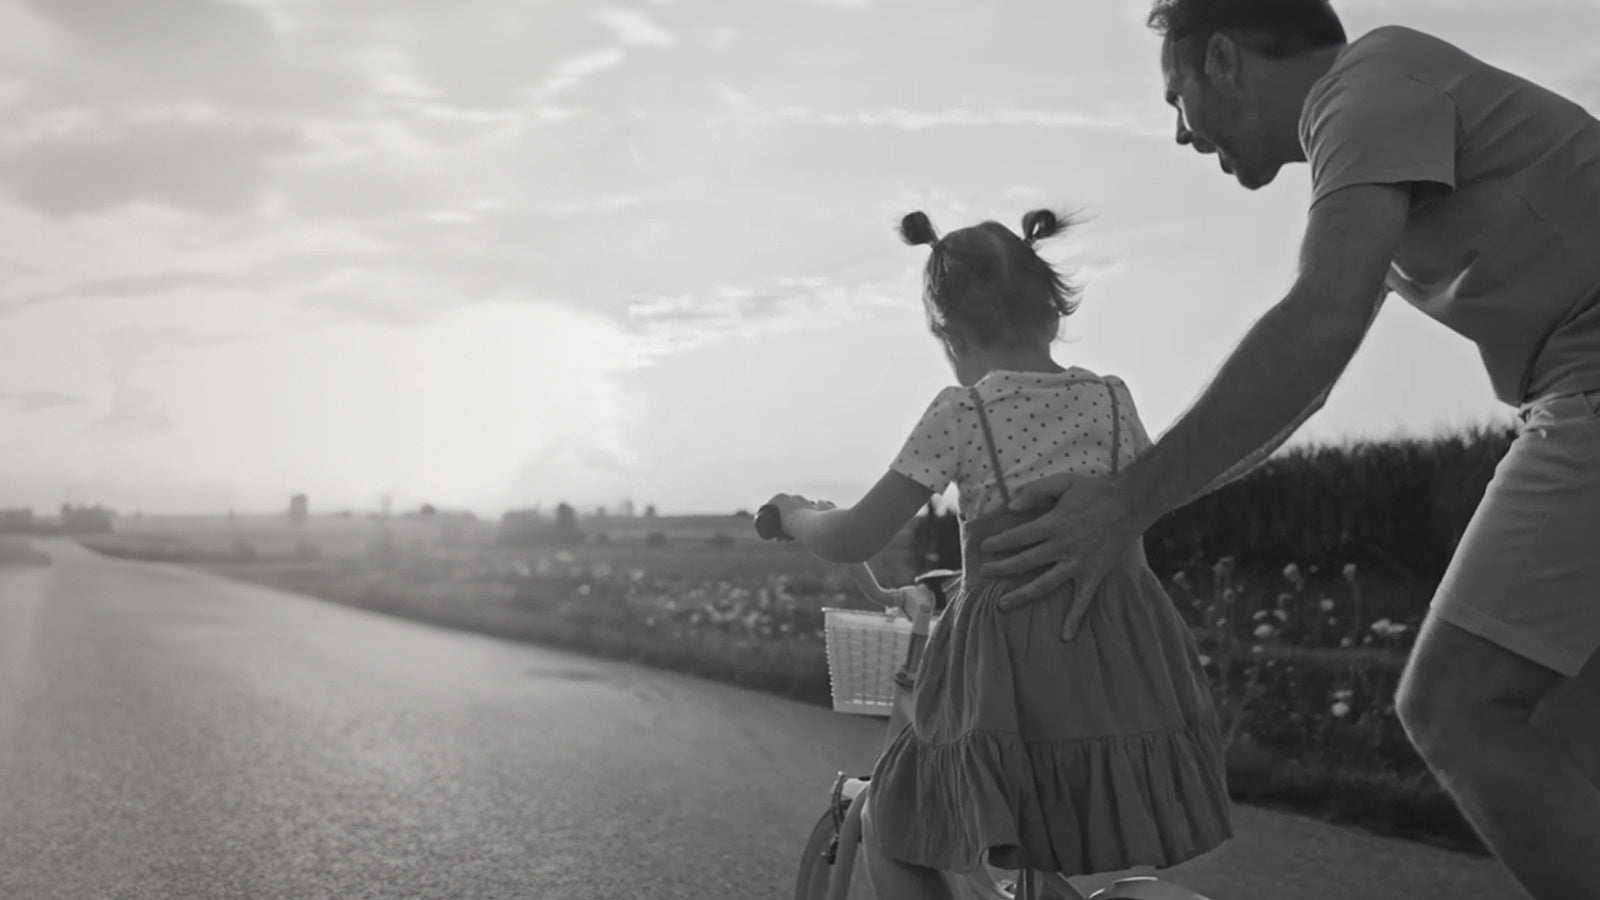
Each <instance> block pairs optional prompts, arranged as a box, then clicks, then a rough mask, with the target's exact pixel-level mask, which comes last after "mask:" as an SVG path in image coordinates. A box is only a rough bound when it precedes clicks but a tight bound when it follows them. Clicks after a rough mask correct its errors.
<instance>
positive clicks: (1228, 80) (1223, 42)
mask: <svg viewBox="0 0 1600 900" xmlns="http://www.w3.org/2000/svg"><path fill="white" fill-rule="evenodd" d="M1239 62H1240V60H1239V44H1238V42H1236V41H1234V39H1233V38H1232V37H1230V36H1229V35H1226V34H1223V33H1222V32H1220V31H1217V32H1213V33H1212V35H1211V39H1210V40H1208V41H1206V59H1205V71H1206V80H1208V81H1210V82H1212V83H1213V84H1219V85H1227V86H1230V87H1232V86H1236V85H1237V84H1238V83H1239Z"/></svg>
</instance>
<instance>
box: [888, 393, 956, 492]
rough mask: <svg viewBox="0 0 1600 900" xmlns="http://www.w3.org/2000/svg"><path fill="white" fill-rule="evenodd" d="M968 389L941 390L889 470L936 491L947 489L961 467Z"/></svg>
mask: <svg viewBox="0 0 1600 900" xmlns="http://www.w3.org/2000/svg"><path fill="white" fill-rule="evenodd" d="M964 396H965V391H964V390H963V389H962V388H958V387H948V388H945V389H944V390H942V391H940V392H939V395H938V396H937V397H934V398H933V402H932V403H930V404H928V409H927V411H926V412H924V413H923V414H922V419H921V420H920V421H918V422H917V425H916V427H915V428H913V429H912V430H911V436H910V437H908V438H906V442H905V445H904V446H902V447H901V448H900V454H899V455H898V456H896V457H895V458H894V462H893V463H892V464H891V465H890V466H889V471H891V472H899V473H900V474H901V475H904V476H906V477H907V478H909V479H911V480H912V481H915V482H916V483H917V484H920V485H922V486H923V487H925V488H927V489H928V490H930V491H933V492H934V493H935V494H942V493H944V491H945V489H946V488H948V487H949V486H950V484H951V482H953V481H955V480H956V477H957V475H959V474H960V470H961V465H960V463H961V437H960V436H961V434H962V429H961V427H960V425H961V415H962V407H963V403H962V399H963V397H964Z"/></svg>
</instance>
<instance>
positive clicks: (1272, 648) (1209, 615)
mask: <svg viewBox="0 0 1600 900" xmlns="http://www.w3.org/2000/svg"><path fill="white" fill-rule="evenodd" d="M1313 574H1314V572H1313ZM1210 576H1211V577H1210V583H1209V589H1208V590H1199V589H1197V588H1196V585H1195V582H1196V580H1198V579H1194V578H1191V577H1190V576H1189V575H1188V574H1187V573H1186V572H1178V573H1176V574H1175V575H1173V576H1172V578H1171V579H1170V580H1169V584H1170V586H1171V590H1170V593H1171V595H1172V597H1173V600H1174V602H1176V603H1178V604H1179V607H1180V609H1183V610H1185V611H1186V613H1187V614H1188V615H1189V616H1190V618H1191V622H1192V623H1193V624H1194V626H1195V633H1196V635H1197V638H1198V642H1199V644H1200V647H1201V657H1200V661H1201V663H1202V664H1203V665H1204V666H1205V668H1206V672H1207V674H1208V675H1209V676H1210V678H1211V682H1212V689H1213V693H1214V696H1215V698H1216V703H1217V710H1218V714H1219V716H1220V718H1221V720H1222V727H1223V731H1224V735H1225V738H1226V740H1227V742H1228V743H1229V744H1230V745H1231V744H1233V743H1234V742H1235V741H1237V740H1239V739H1241V738H1245V739H1249V740H1250V741H1252V742H1255V743H1259V744H1261V745H1263V746H1266V747H1269V748H1271V749H1272V750H1274V751H1277V752H1279V753H1282V754H1284V755H1287V756H1293V757H1294V758H1297V759H1308V758H1314V759H1317V760H1320V761H1322V762H1326V763H1329V764H1333V765H1351V766H1357V767H1360V768H1365V769H1371V768H1373V767H1374V765H1376V766H1377V767H1378V768H1379V769H1380V770H1384V771H1390V772H1397V773H1402V774H1418V773H1421V772H1423V771H1425V769H1424V767H1423V764H1422V761H1421V759H1420V758H1419V757H1418V756H1417V755H1416V753H1415V751H1414V750H1413V749H1412V747H1411V744H1410V742H1409V740H1407V738H1406V736H1405V733H1404V730H1403V729H1402V728H1401V726H1400V723H1399V720H1398V718H1397V717H1396V716H1395V711H1394V693H1395V689H1396V687H1397V686H1398V682H1399V677H1400V672H1401V670H1402V665H1403V661H1404V653H1403V651H1406V650H1409V649H1410V648H1409V641H1410V640H1411V636H1412V635H1413V634H1414V632H1415V627H1414V626H1413V625H1412V624H1410V623H1398V622H1393V621H1390V620H1389V619H1379V620H1377V621H1375V622H1371V623H1363V621H1362V611H1361V603H1360V597H1361V592H1360V581H1359V578H1358V572H1357V571H1356V569H1355V567H1354V566H1352V565H1347V566H1345V567H1344V568H1343V570H1342V571H1341V573H1340V577H1341V580H1342V581H1343V582H1344V583H1345V585H1346V586H1347V588H1346V591H1345V592H1344V597H1343V602H1341V601H1340V599H1336V597H1335V596H1332V595H1330V593H1329V592H1328V591H1326V590H1313V589H1312V588H1311V587H1310V584H1309V582H1308V579H1307V578H1306V577H1305V575H1304V574H1302V573H1301V572H1300V570H1299V567H1298V566H1295V565H1294V564H1290V565H1288V566H1285V567H1284V569H1283V570H1282V572H1281V573H1280V577H1281V582H1282V583H1281V585H1280V586H1279V589H1278V590H1275V591H1264V590H1251V589H1250V588H1249V586H1248V585H1247V584H1245V583H1243V582H1242V581H1241V580H1240V579H1238V578H1237V577H1236V576H1235V568H1234V560H1233V558H1232V557H1223V558H1222V559H1219V560H1217V562H1216V563H1215V564H1214V565H1213V566H1212V567H1211V571H1210ZM1358 645H1359V649H1356V648H1358ZM1340 650H1344V651H1351V650H1354V652H1353V653H1352V652H1338V651H1340Z"/></svg>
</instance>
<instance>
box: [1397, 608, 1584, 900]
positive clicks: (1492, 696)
mask: <svg viewBox="0 0 1600 900" xmlns="http://www.w3.org/2000/svg"><path fill="white" fill-rule="evenodd" d="M1561 681H1562V676H1561V675H1560V674H1559V673H1557V672H1555V671H1553V670H1551V669H1548V668H1545V667H1544V666H1542V665H1539V664H1538V663H1534V662H1531V661H1529V660H1527V659H1524V658H1523V657H1521V656H1518V655H1516V654H1515V653H1512V652H1511V651H1509V650H1506V649H1504V648H1502V647H1500V646H1499V645H1497V644H1494V643H1492V642H1490V641H1488V640H1485V639H1484V638H1481V637H1478V636H1477V635H1474V634H1472V633H1470V632H1467V631H1465V630H1463V629H1461V628H1459V627H1457V626H1455V625H1452V624H1450V623H1449V622H1446V621H1443V620H1442V619H1440V618H1439V617H1438V616H1437V614H1436V613H1435V612H1434V611H1431V610H1430V611H1429V613H1428V616H1427V619H1426V620H1424V622H1423V625H1422V629H1421V632H1420V634H1418V636H1417V644H1416V647H1415V649H1414V650H1413V651H1412V655H1411V660H1410V662H1409V664H1408V665H1407V667H1406V671H1405V674H1404V676H1403V677H1402V678H1401V682H1400V691H1399V695H1398V697H1397V698H1396V705H1397V708H1398V712H1399V714H1400V720H1401V723H1402V724H1403V725H1404V726H1405V729H1406V734H1407V735H1408V736H1409V737H1410V738H1411V741H1412V743H1413V744H1415V745H1416V747H1417V750H1418V752H1419V753H1420V754H1421V755H1422V757H1423V759H1424V760H1425V761H1426V762H1427V764H1428V767H1429V768H1430V769H1431V770H1432V771H1433V773H1434V775H1435V777H1437V778H1438V779H1439V782H1440V784H1442V785H1443V786H1444V788H1445V790H1447V791H1449V793H1450V795H1451V797H1453V798H1454V799H1455V801H1456V804H1457V805H1458V806H1459V807H1460V808H1461V811H1462V814H1463V815H1464V816H1465V817H1466V818H1467V820H1468V821H1469V822H1471V823H1472V826H1473V827H1474V828H1475V829H1476V830H1477V832H1478V834H1479V835H1480V836H1481V837H1482V838H1483V840H1484V843H1486V844H1488V845H1489V848H1490V849H1491V850H1493V851H1494V853H1495V855H1496V856H1497V857H1499V859H1500V861H1501V862H1502V863H1504V864H1505V865H1506V866H1507V867H1508V868H1509V869H1510V870H1511V872H1512V874H1513V875H1514V876H1515V877H1516V878H1517V880H1518V881H1519V882H1521V883H1522V885H1523V887H1525V888H1526V889H1527V890H1528V892H1529V893H1530V894H1531V895H1532V896H1533V897H1534V898H1536V900H1593V898H1595V897H1600V788H1597V787H1596V786H1595V783H1594V781H1592V780H1591V779H1590V778H1589V777H1588V776H1586V775H1585V774H1584V773H1583V771H1581V770H1580V768H1579V766H1578V764H1577V763H1575V762H1574V761H1573V758H1572V756H1570V755H1569V754H1568V753H1567V752H1565V751H1564V750H1562V749H1559V748H1557V747H1556V746H1555V745H1553V744H1552V743H1551V742H1549V741H1548V740H1546V739H1545V738H1544V737H1543V736H1541V735H1540V734H1539V733H1538V731H1536V730H1535V728H1534V725H1533V713H1534V710H1535V708H1536V707H1537V706H1538V705H1539V703H1540V701H1542V700H1543V699H1545V697H1546V696H1548V695H1549V694H1550V693H1551V691H1552V690H1553V689H1554V688H1555V687H1556V685H1557V684H1558V683H1560V682H1561Z"/></svg>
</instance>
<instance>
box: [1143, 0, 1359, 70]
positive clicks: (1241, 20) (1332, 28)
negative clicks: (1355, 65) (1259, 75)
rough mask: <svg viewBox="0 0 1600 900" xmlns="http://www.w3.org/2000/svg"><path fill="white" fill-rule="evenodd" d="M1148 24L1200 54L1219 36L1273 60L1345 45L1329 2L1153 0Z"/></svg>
mask: <svg viewBox="0 0 1600 900" xmlns="http://www.w3.org/2000/svg"><path fill="white" fill-rule="evenodd" d="M1146 21H1147V23H1148V24H1149V26H1150V27H1151V28H1153V29H1155V31H1156V32H1157V33H1158V34H1160V35H1161V36H1162V37H1165V38H1166V39H1167V40H1168V41H1170V42H1172V44H1173V45H1174V46H1178V45H1179V44H1180V43H1181V42H1187V47H1188V48H1190V53H1194V52H1200V53H1203V52H1204V47H1205V46H1206V44H1207V43H1209V42H1210V40H1211V36H1212V35H1213V34H1216V33H1217V32H1223V33H1225V34H1227V35H1228V36H1229V37H1232V38H1233V39H1234V40H1236V41H1238V42H1239V43H1241V44H1243V45H1244V46H1246V47H1249V48H1250V49H1252V50H1254V51H1256V52H1257V53H1261V54H1264V55H1266V56H1275V57H1282V56H1294V55H1297V54H1300V53H1306V52H1308V51H1311V50H1318V49H1321V48H1323V47H1330V46H1336V45H1339V44H1343V43H1346V40H1345V34H1344V25H1343V24H1342V23H1340V21H1339V16H1338V14H1337V13H1335V12H1334V11H1333V6H1332V5H1331V4H1329V2H1328V0H1155V3H1154V4H1153V5H1152V6H1151V8H1150V17H1149V19H1148V20H1146ZM1189 38H1199V40H1198V41H1189V40H1188V39H1189ZM1184 55H1185V56H1189V55H1190V54H1189V53H1186V54H1184ZM1189 61H1190V62H1194V61H1195V60H1194V58H1192V57H1191V58H1190V60H1189Z"/></svg>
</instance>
